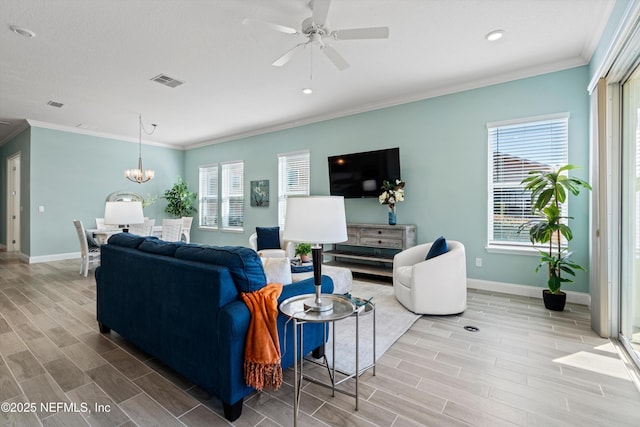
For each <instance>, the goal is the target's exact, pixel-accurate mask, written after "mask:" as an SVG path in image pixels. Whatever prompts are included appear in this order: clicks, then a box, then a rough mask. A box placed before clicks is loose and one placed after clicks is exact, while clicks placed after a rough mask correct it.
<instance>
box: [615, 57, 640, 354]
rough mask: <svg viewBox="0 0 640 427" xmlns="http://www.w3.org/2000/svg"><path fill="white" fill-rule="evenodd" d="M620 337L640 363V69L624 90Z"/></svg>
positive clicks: (624, 86) (632, 76) (630, 78)
mask: <svg viewBox="0 0 640 427" xmlns="http://www.w3.org/2000/svg"><path fill="white" fill-rule="evenodd" d="M622 114H623V117H622V150H621V154H622V155H621V160H622V161H621V170H620V173H621V187H622V188H621V190H622V191H621V194H620V196H621V206H620V207H621V216H620V220H621V236H620V237H621V242H620V243H621V260H620V261H621V265H620V267H621V270H620V279H621V288H620V338H621V340H622V342H623V343H624V345H625V347H627V349H628V350H629V352H630V353H631V355H632V356H635V357H634V358H635V360H636V362H638V361H639V360H640V69H638V68H636V70H635V71H634V72H633V73H632V74H631V76H630V77H629V78H628V79H627V81H626V82H625V83H624V85H623V91H622Z"/></svg>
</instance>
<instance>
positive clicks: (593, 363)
mask: <svg viewBox="0 0 640 427" xmlns="http://www.w3.org/2000/svg"><path fill="white" fill-rule="evenodd" d="M594 350H597V351H600V352H607V353H613V354H614V355H615V357H610V356H604V355H602V354H597V353H590V352H588V351H579V352H577V353H573V354H570V355H568V356H564V357H559V358H558V359H554V360H553V361H554V362H556V363H560V364H562V365H567V366H572V367H574V368H579V369H586V370H588V371H592V372H596V373H599V374H604V375H609V376H612V377H616V378H620V379H624V380H629V381H631V378H630V377H629V372H628V371H627V369H626V368H625V367H624V362H623V361H622V360H620V358H619V357H618V352H617V351H616V349H615V347H614V346H613V344H611V343H607V344H604V345H600V346H598V347H594Z"/></svg>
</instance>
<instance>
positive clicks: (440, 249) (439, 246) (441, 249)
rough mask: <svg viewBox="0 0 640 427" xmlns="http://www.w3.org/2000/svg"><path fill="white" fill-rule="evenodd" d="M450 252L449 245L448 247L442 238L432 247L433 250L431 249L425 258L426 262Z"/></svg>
mask: <svg viewBox="0 0 640 427" xmlns="http://www.w3.org/2000/svg"><path fill="white" fill-rule="evenodd" d="M448 250H449V245H447V241H446V240H445V238H444V237H442V236H440V237H438V238H437V239H436V240H435V241H434V242H433V244H432V245H431V248H430V249H429V252H428V253H427V256H426V257H425V260H427V259H431V258H435V257H437V256H438V255H442V254H446V253H447V251H448Z"/></svg>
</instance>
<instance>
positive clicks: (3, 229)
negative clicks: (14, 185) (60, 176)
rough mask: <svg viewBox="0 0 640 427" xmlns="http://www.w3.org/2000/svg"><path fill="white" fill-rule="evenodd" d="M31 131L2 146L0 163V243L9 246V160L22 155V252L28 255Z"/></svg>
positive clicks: (27, 130)
mask: <svg viewBox="0 0 640 427" xmlns="http://www.w3.org/2000/svg"><path fill="white" fill-rule="evenodd" d="M30 139H31V129H26V130H24V131H23V132H21V133H20V134H19V135H17V136H16V137H15V138H13V139H12V140H11V141H9V142H8V143H7V144H4V145H2V146H0V162H2V165H1V169H0V171H2V173H1V175H2V176H0V206H1V208H0V243H2V244H3V245H5V247H6V246H7V170H6V168H7V159H8V158H9V157H12V156H13V155H15V154H16V153H18V152H19V153H20V186H21V195H20V198H21V205H22V219H21V222H20V251H21V252H22V253H23V254H28V253H29V251H30V228H29V221H28V220H27V219H26V218H25V212H29V209H30V206H31V205H30V193H31V192H30V188H31V184H30V183H31V179H30V170H31V166H30V162H29V159H30V157H31V144H30Z"/></svg>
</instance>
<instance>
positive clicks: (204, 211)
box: [198, 164, 218, 228]
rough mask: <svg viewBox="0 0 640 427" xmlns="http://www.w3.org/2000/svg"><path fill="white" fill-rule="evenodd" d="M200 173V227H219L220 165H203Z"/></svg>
mask: <svg viewBox="0 0 640 427" xmlns="http://www.w3.org/2000/svg"><path fill="white" fill-rule="evenodd" d="M198 175H199V177H200V189H199V192H198V194H200V199H199V203H198V212H199V218H200V227H202V228H218V165H217V164H213V165H209V166H203V167H201V168H200V169H199V174H198Z"/></svg>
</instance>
